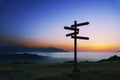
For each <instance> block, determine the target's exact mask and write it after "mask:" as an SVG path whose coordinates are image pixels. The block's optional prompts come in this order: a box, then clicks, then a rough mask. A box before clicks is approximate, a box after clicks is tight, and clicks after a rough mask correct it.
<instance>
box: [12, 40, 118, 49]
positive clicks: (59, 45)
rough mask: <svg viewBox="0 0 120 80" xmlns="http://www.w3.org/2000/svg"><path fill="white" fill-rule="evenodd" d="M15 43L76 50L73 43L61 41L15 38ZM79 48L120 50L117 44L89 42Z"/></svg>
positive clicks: (78, 47) (78, 46)
mask: <svg viewBox="0 0 120 80" xmlns="http://www.w3.org/2000/svg"><path fill="white" fill-rule="evenodd" d="M11 42H12V43H14V44H20V45H24V46H28V47H55V48H60V49H64V50H74V44H73V43H60V42H54V43H52V42H51V43H49V42H42V41H41V42H40V41H25V40H24V41H22V40H15V41H11ZM77 49H78V50H93V51H109V50H120V46H117V45H106V44H104V45H103V44H94V45H93V44H92V45H91V44H89V45H86V46H83V45H81V44H80V45H79V44H78V45H77Z"/></svg>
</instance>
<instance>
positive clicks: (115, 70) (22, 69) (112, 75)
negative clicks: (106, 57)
mask: <svg viewBox="0 0 120 80" xmlns="http://www.w3.org/2000/svg"><path fill="white" fill-rule="evenodd" d="M78 68H79V69H80V70H81V72H80V74H78V75H74V74H73V73H72V70H73V64H72V63H56V64H28V63H27V64H1V65H0V80H120V76H119V74H120V62H80V63H78Z"/></svg>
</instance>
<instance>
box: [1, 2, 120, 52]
mask: <svg viewBox="0 0 120 80" xmlns="http://www.w3.org/2000/svg"><path fill="white" fill-rule="evenodd" d="M74 20H76V21H77V22H78V23H81V22H86V21H89V22H90V24H89V25H86V26H81V27H80V28H79V29H80V32H79V35H80V36H86V37H89V38H90V40H88V41H84V40H77V41H78V44H77V45H78V50H120V34H119V31H120V1H119V0H0V45H8V44H10V45H12V44H22V45H26V46H31V47H34V46H38V47H57V48H62V49H66V50H73V39H71V38H70V37H65V35H66V34H67V33H71V31H67V30H64V26H71V25H72V24H73V22H74Z"/></svg>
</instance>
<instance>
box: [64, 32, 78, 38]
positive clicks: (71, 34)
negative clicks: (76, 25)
mask: <svg viewBox="0 0 120 80" xmlns="http://www.w3.org/2000/svg"><path fill="white" fill-rule="evenodd" d="M75 34H79V32H76V33H70V34H66V37H68V36H73V35H75Z"/></svg>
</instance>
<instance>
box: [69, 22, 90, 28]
mask: <svg viewBox="0 0 120 80" xmlns="http://www.w3.org/2000/svg"><path fill="white" fill-rule="evenodd" d="M88 24H89V22H84V23H79V24H76V25H71V27H75V26H76V27H77V26H84V25H88Z"/></svg>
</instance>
